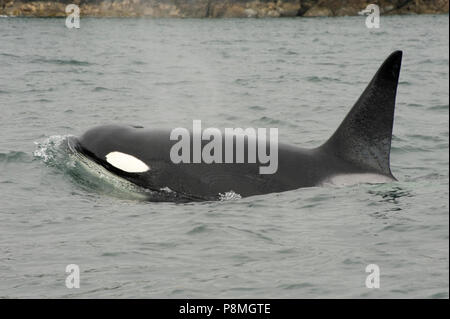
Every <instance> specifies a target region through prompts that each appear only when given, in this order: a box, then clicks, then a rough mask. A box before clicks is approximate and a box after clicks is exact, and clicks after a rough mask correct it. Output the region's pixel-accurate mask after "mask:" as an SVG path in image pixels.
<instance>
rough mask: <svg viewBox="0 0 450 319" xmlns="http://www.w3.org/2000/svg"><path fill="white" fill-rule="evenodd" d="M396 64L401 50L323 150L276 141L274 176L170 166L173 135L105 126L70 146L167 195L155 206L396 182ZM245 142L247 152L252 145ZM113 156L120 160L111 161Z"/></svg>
mask: <svg viewBox="0 0 450 319" xmlns="http://www.w3.org/2000/svg"><path fill="white" fill-rule="evenodd" d="M401 62H402V51H395V52H393V53H392V54H391V55H390V56H389V57H388V58H387V59H386V60H385V61H384V63H383V64H382V65H381V66H380V68H379V69H378V71H377V72H376V73H375V75H374V76H373V78H372V80H371V81H370V82H369V84H368V85H367V87H366V89H365V90H364V91H363V93H362V94H361V96H360V97H359V99H358V100H357V101H356V103H355V104H354V106H353V107H352V108H351V110H350V111H349V113H348V114H347V115H346V117H345V118H344V120H343V121H342V123H341V124H340V126H339V127H338V129H337V130H336V131H335V132H334V134H332V136H331V137H330V138H329V139H328V140H327V141H326V142H325V143H323V144H322V145H321V146H318V147H316V148H312V149H303V148H298V147H295V146H291V145H286V144H281V143H280V144H279V146H278V147H279V149H278V170H277V171H276V172H275V173H274V174H260V173H259V169H258V168H259V166H260V164H261V163H258V162H256V163H249V162H247V159H248V158H247V157H246V158H245V162H244V163H234V164H232V163H214V162H213V163H209V164H207V163H178V164H175V163H174V162H173V161H171V159H170V155H169V154H170V150H171V148H172V146H173V145H174V144H175V143H176V141H174V140H171V139H170V134H171V130H170V129H145V128H142V127H136V126H127V125H103V126H98V127H94V128H92V129H90V130H88V131H86V132H85V133H84V134H83V135H82V136H80V137H78V138H77V137H73V138H70V139H69V143H70V144H71V148H72V149H73V150H75V151H76V152H79V153H80V154H83V155H84V156H86V157H87V158H89V159H90V160H92V161H94V162H96V163H97V164H99V165H101V166H103V167H104V168H105V169H107V170H108V171H110V172H112V173H113V174H115V175H117V176H120V177H121V178H124V179H126V180H127V181H129V182H131V183H133V184H136V185H138V186H141V187H143V188H145V189H148V190H151V191H154V192H158V193H167V196H159V197H157V199H156V200H158V201H160V200H167V201H204V200H217V199H219V198H220V194H224V193H227V192H230V191H233V192H235V193H237V194H239V195H240V196H242V197H246V196H252V195H260V194H267V193H273V192H283V191H288V190H293V189H298V188H304V187H314V186H322V185H326V184H339V185H345V184H355V183H379V182H389V181H395V180H396V179H395V177H394V176H393V175H392V172H391V169H390V150H391V140H392V128H393V123H394V110H395V99H396V94H397V86H398V80H399V75H400V68H401ZM206 142H207V141H204V142H202V143H206ZM191 143H192V141H191ZM245 143H246V146H247V144H248V143H249V140H248V139H246V140H245ZM108 156H109V157H108ZM114 157H117V158H118V160H116V161H111V160H110V159H111V158H114ZM153 199H154V200H155V198H153ZM150 200H152V198H150Z"/></svg>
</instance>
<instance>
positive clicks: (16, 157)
mask: <svg viewBox="0 0 450 319" xmlns="http://www.w3.org/2000/svg"><path fill="white" fill-rule="evenodd" d="M31 160H32V159H31V158H30V156H29V154H27V153H25V152H20V151H18V152H16V151H10V152H8V153H0V163H28V162H30V161H31Z"/></svg>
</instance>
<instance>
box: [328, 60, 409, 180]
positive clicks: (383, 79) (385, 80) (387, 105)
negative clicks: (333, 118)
mask: <svg viewBox="0 0 450 319" xmlns="http://www.w3.org/2000/svg"><path fill="white" fill-rule="evenodd" d="M401 62H402V51H395V52H393V53H392V54H391V55H390V56H389V57H388V58H387V59H386V60H385V61H384V63H383V64H382V65H381V67H380V68H379V69H378V71H377V73H376V74H375V75H374V77H373V78H372V81H370V83H369V85H368V86H367V88H366V89H365V90H364V92H363V93H362V94H361V96H360V97H359V99H358V101H356V103H355V105H354V106H353V108H352V109H351V110H350V112H349V113H348V114H347V116H346V117H345V119H344V120H343V121H342V123H341V125H340V126H339V128H338V129H337V130H336V132H335V133H334V134H333V135H332V136H331V138H330V139H329V140H328V141H327V142H326V143H325V144H324V145H323V146H322V148H325V149H326V150H327V151H328V152H332V153H333V154H335V155H336V156H338V157H340V158H342V159H344V160H346V161H349V162H351V163H353V164H355V165H357V166H358V167H360V168H362V169H367V170H369V171H372V172H376V173H380V174H383V175H386V176H390V177H393V176H392V173H391V169H390V163H389V157H390V150H391V139H392V127H393V123H394V109H395V97H396V93H397V85H398V79H399V75H400V67H401Z"/></svg>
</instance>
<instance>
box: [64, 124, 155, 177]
mask: <svg viewBox="0 0 450 319" xmlns="http://www.w3.org/2000/svg"><path fill="white" fill-rule="evenodd" d="M142 128H143V127H142V126H122V125H103V126H97V127H94V128H92V129H90V130H88V131H86V132H85V133H84V134H83V135H82V136H80V137H79V138H73V139H72V140H71V141H69V143H70V144H71V145H72V148H73V149H75V150H77V151H78V152H80V153H82V154H83V155H85V156H87V157H88V158H90V159H91V160H94V161H95V162H97V163H98V164H101V165H102V166H104V167H105V168H107V169H108V170H111V171H113V172H114V173H117V174H118V175H130V174H141V173H146V172H149V171H151V165H150V164H149V163H148V152H144V151H143V150H142V149H139V148H138V147H137V139H138V134H136V133H137V132H138V131H139V130H141V129H142Z"/></svg>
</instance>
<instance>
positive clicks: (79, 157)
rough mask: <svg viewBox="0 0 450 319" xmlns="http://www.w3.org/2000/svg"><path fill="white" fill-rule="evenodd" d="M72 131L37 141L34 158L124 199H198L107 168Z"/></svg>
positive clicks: (85, 184)
mask: <svg viewBox="0 0 450 319" xmlns="http://www.w3.org/2000/svg"><path fill="white" fill-rule="evenodd" d="M73 141H74V137H73V136H71V135H54V136H50V137H49V138H47V139H45V140H44V141H41V142H35V144H36V150H35V151H34V153H33V155H34V157H35V159H38V160H41V161H42V162H43V163H44V164H46V165H47V166H48V167H51V168H53V169H55V170H57V171H58V172H60V173H61V174H62V175H64V176H67V177H68V178H69V179H70V180H71V181H72V182H74V183H75V184H76V185H77V186H79V187H81V188H82V189H84V190H85V191H87V192H89V193H92V192H94V193H97V194H100V195H111V196H114V197H117V198H121V199H134V200H136V199H137V200H144V201H154V202H161V201H164V202H189V201H192V200H195V198H190V197H189V196H186V195H184V194H181V193H178V192H176V191H173V190H171V189H170V188H168V187H162V188H160V189H159V190H150V189H147V188H143V187H140V186H138V185H136V184H134V183H131V182H129V181H128V180H126V179H124V178H122V177H120V176H118V175H116V174H114V173H112V172H110V171H108V170H107V169H106V168H104V167H103V166H102V165H100V164H97V163H96V162H94V161H92V160H91V159H89V158H87V157H86V156H85V155H83V154H82V153H80V152H78V151H77V150H76V149H75V148H74V146H73ZM221 196H222V197H221V198H222V199H221V200H230V199H237V198H240V195H238V194H235V193H234V192H227V193H225V194H223V195H222V194H221Z"/></svg>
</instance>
